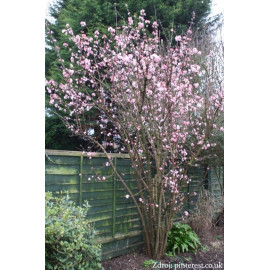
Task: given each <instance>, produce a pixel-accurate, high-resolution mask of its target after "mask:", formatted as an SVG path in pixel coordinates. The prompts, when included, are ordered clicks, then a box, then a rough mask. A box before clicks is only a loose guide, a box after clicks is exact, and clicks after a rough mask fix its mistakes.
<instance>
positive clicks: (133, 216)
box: [45, 150, 218, 259]
mask: <svg viewBox="0 0 270 270" xmlns="http://www.w3.org/2000/svg"><path fill="white" fill-rule="evenodd" d="M45 153H46V162H45V191H51V192H53V193H55V192H57V191H62V190H63V191H68V192H69V194H70V197H71V199H72V200H73V201H75V202H76V203H77V204H78V205H83V202H84V200H88V201H89V204H90V206H91V208H90V211H89V212H88V218H89V219H90V220H91V221H93V222H94V223H95V228H96V230H97V238H98V242H99V243H101V244H102V252H103V259H106V258H111V257H115V256H118V255H122V254H124V253H127V252H129V251H131V250H133V249H136V248H139V247H141V246H142V245H143V235H142V229H141V222H140V220H139V216H138V213H137V210H136V208H135V206H134V204H133V202H132V200H131V199H126V198H125V195H126V194H127V191H126V190H125V188H124V187H123V186H122V184H121V182H120V181H119V180H118V179H117V177H116V176H115V175H114V173H113V170H112V168H111V166H109V167H107V166H106V165H105V163H106V162H107V161H108V160H107V158H106V156H105V154H103V153H95V155H94V156H93V157H92V159H89V158H88V157H87V156H86V155H85V154H82V152H77V151H62V150H46V152H45ZM110 156H111V158H112V160H113V162H114V164H115V166H116V167H117V170H118V172H119V173H121V174H123V175H122V176H123V178H124V179H125V180H126V183H127V185H128V186H129V187H130V188H131V190H132V191H134V192H136V190H137V187H136V182H135V177H134V171H133V169H132V167H131V164H130V159H129V155H127V154H110ZM191 174H192V182H191V183H190V184H189V185H187V186H186V187H185V192H188V193H190V194H191V196H190V198H189V200H188V201H187V202H186V205H185V206H184V207H185V209H186V210H192V208H193V207H194V205H195V203H196V200H197V196H198V195H194V191H195V190H196V187H197V186H198V183H200V182H201V180H202V179H203V178H204V177H205V173H204V170H203V169H202V168H195V169H194V170H193V171H192V173H191ZM98 176H99V177H105V178H106V179H105V180H97V177H98ZM209 176H210V177H209ZM209 179H210V180H211V181H208V185H211V186H213V187H214V188H215V189H216V192H218V184H217V179H215V178H213V179H211V173H209V174H208V180H209ZM177 218H180V217H177Z"/></svg>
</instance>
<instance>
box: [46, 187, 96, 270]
mask: <svg viewBox="0 0 270 270" xmlns="http://www.w3.org/2000/svg"><path fill="white" fill-rule="evenodd" d="M45 206H46V208H45V214H46V217H45V256H46V257H45V262H46V269H48V270H49V269H53V270H56V269H59V270H75V269H76V270H83V269H87V270H97V269H101V263H100V260H101V247H100V245H97V244H95V243H94V237H95V231H94V228H93V225H92V224H91V223H90V222H89V221H88V220H87V219H85V217H86V213H87V211H88V208H89V205H88V204H85V207H84V208H82V207H76V206H75V203H74V202H72V201H70V200H69V196H68V195H66V196H61V197H59V198H56V197H53V196H52V193H50V192H47V193H46V202H45Z"/></svg>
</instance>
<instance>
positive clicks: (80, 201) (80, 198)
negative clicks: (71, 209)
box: [79, 154, 83, 206]
mask: <svg viewBox="0 0 270 270" xmlns="http://www.w3.org/2000/svg"><path fill="white" fill-rule="evenodd" d="M82 170H83V154H82V155H81V160H80V194H79V203H80V206H82V173H83V172H82Z"/></svg>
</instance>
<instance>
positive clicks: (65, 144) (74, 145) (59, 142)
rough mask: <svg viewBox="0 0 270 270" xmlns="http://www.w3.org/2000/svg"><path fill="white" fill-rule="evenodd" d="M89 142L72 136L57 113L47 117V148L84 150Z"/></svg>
mask: <svg viewBox="0 0 270 270" xmlns="http://www.w3.org/2000/svg"><path fill="white" fill-rule="evenodd" d="M87 144H88V143H87V142H86V141H85V140H83V139H80V138H79V137H78V136H72V134H71V132H70V131H69V129H67V128H66V126H65V125H64V123H63V122H62V121H61V119H60V118H59V117H58V116H56V115H50V116H46V117H45V148H46V149H57V150H77V151H78V150H82V149H85V148H86V147H87Z"/></svg>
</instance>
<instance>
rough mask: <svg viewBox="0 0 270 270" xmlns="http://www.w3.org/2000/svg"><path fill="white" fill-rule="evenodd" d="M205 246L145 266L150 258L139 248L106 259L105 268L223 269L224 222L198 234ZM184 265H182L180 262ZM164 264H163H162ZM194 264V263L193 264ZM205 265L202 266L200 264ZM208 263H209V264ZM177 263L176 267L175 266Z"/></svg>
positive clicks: (128, 269)
mask: <svg viewBox="0 0 270 270" xmlns="http://www.w3.org/2000/svg"><path fill="white" fill-rule="evenodd" d="M198 235H199V237H200V240H201V243H202V245H203V248H202V249H200V250H199V251H197V252H196V253H188V252H184V253H181V254H179V255H178V256H175V257H168V256H165V257H164V258H162V259H161V260H159V261H157V262H156V264H155V265H153V266H149V267H148V268H147V267H145V266H144V262H145V261H146V260H150V258H148V257H147V256H146V254H145V251H144V250H143V249H142V250H138V251H136V252H133V253H128V254H126V255H123V256H119V257H116V258H113V259H110V260H108V261H104V262H103V263H102V266H103V268H104V270H150V269H205V270H211V269H223V270H224V226H223V223H222V224H220V225H219V226H216V227H215V228H213V229H212V230H211V231H209V232H207V233H206V232H205V233H201V234H198ZM181 263H182V264H184V265H182V266H181V265H180V264H181ZM162 264H163V265H162ZM192 264H193V265H192ZM202 264H203V267H200V266H199V265H201V266H202ZM207 264H208V265H207ZM209 264H210V265H209ZM173 265H175V267H174V266H173Z"/></svg>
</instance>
